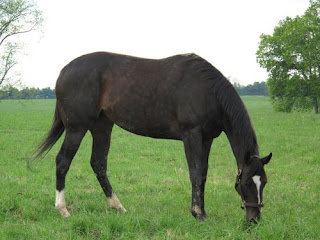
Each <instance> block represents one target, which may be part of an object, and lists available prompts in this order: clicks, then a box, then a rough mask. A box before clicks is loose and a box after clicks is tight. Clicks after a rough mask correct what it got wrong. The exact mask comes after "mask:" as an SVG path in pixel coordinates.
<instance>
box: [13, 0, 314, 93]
mask: <svg viewBox="0 0 320 240" xmlns="http://www.w3.org/2000/svg"><path fill="white" fill-rule="evenodd" d="M37 2H38V5H39V8H40V10H42V11H43V15H44V18H45V22H44V27H43V33H42V37H41V38H39V36H37V35H35V34H29V35H28V36H27V35H25V36H24V39H25V40H26V49H25V51H26V53H27V55H25V56H23V57H21V59H20V62H19V64H20V66H19V67H20V69H21V72H22V75H21V78H22V84H23V85H25V86H28V87H40V88H43V87H51V88H54V86H55V82H56V79H57V77H58V75H59V72H60V70H61V69H62V68H63V67H64V66H65V65H66V64H67V63H68V62H70V61H71V60H72V59H74V58H76V57H78V56H80V55H83V54H86V53H89V52H94V51H109V52H116V53H122V54H127V55H134V56H138V57H147V58H164V57H168V56H171V55H175V54H179V53H188V52H194V53H196V54H198V55H200V56H202V57H203V58H205V59H207V60H208V61H209V62H210V63H212V64H213V65H214V66H215V67H216V68H218V69H219V70H220V71H221V72H222V73H223V74H224V75H225V76H226V77H229V76H231V79H233V80H236V81H238V82H239V83H240V84H242V85H247V84H251V83H253V82H255V81H265V80H266V78H267V73H266V72H265V70H264V69H261V68H260V67H259V65H258V64H257V63H256V57H255V53H256V51H257V48H258V42H259V36H260V35H261V34H262V33H267V34H272V32H273V29H274V27H275V26H277V25H278V23H279V21H280V20H281V19H284V18H285V17H286V16H291V17H294V16H296V15H301V14H303V13H304V11H305V10H306V9H307V7H308V5H309V0H242V1H240V0H211V1H210V0H193V1H189V0H157V1H155V0H135V1H133V0H131V1H130V0H117V1H116V0H90V1H89V0H86V1H84V0H55V1H48V0H38V1H37Z"/></svg>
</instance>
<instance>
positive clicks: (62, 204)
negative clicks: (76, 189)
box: [55, 190, 70, 217]
mask: <svg viewBox="0 0 320 240" xmlns="http://www.w3.org/2000/svg"><path fill="white" fill-rule="evenodd" d="M55 208H56V209H57V210H59V212H60V214H61V216H62V217H69V216H70V214H69V212H68V210H67V205H66V198H65V194H64V190H61V191H58V190H56V203H55Z"/></svg>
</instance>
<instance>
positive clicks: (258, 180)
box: [252, 175, 261, 204]
mask: <svg viewBox="0 0 320 240" xmlns="http://www.w3.org/2000/svg"><path fill="white" fill-rule="evenodd" d="M260 178H261V176H258V175H255V176H253V177H252V180H253V182H254V183H255V184H256V187H257V192H258V204H260V203H261V201H260V187H261V180H260Z"/></svg>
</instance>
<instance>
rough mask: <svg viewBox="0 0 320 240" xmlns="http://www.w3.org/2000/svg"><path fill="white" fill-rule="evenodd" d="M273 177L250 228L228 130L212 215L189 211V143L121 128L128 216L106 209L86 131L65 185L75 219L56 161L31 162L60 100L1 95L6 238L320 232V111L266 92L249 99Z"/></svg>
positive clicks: (2, 229)
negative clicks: (60, 188) (59, 206)
mask: <svg viewBox="0 0 320 240" xmlns="http://www.w3.org/2000/svg"><path fill="white" fill-rule="evenodd" d="M243 100H244V102H245V104H246V106H247V108H248V110H249V113H250V115H251V118H252V121H253V124H254V127H255V130H256V133H257V137H258V141H259V145H260V153H261V155H267V154H269V152H273V159H272V160H271V162H270V163H269V164H268V165H267V166H266V167H265V169H266V172H267V175H268V179H269V183H268V185H267V186H266V188H265V191H264V202H265V207H264V209H263V213H262V217H263V219H262V220H261V221H260V222H259V224H257V225H254V226H248V225H247V224H246V223H245V212H244V211H243V210H241V209H240V197H239V196H238V195H237V193H236V192H235V191H234V181H235V176H236V173H237V169H236V162H235V159H234V157H233V155H232V151H231V149H230V146H229V143H228V141H227V138H226V137H225V135H223V134H222V135H221V136H220V137H219V138H218V139H216V140H215V141H214V143H213V146H212V151H211V156H210V160H209V163H210V165H209V173H208V181H207V185H206V210H207V214H208V218H207V219H206V220H205V221H204V222H202V223H199V222H197V221H196V220H195V219H194V218H193V217H192V215H191V214H190V212H189V209H190V200H191V193H190V192H191V190H190V188H191V186H190V182H189V179H188V169H187V163H186V160H185V156H184V152H183V145H182V143H181V142H179V141H171V140H155V139H151V138H144V137H140V136H136V135H133V134H131V133H128V132H126V131H124V130H122V129H120V128H118V127H115V128H114V131H113V136H112V143H111V149H110V154H109V164H108V167H109V169H108V174H109V178H110V180H111V182H112V184H113V188H114V190H115V192H116V193H117V195H118V197H119V199H120V200H121V202H122V204H123V205H124V207H125V208H126V209H127V213H126V214H124V215H122V214H119V213H117V212H116V211H114V210H112V209H109V208H108V207H107V202H106V199H105V196H104V194H103V192H102V190H101V188H100V186H99V184H98V182H97V180H96V178H95V176H94V174H93V171H92V170H91V167H90V163H89V158H90V154H91V141H92V139H91V136H90V135H89V134H87V136H86V137H85V139H84V140H83V142H82V145H81V147H80V149H79V151H78V153H77V155H76V157H75V159H74V160H73V163H72V165H71V168H70V171H69V173H68V175H67V182H66V198H67V199H66V200H67V204H68V206H69V207H70V213H71V217H70V218H68V219H63V218H61V217H60V215H59V213H58V212H57V211H56V210H55V209H54V198H55V164H54V159H55V156H56V154H57V152H58V150H59V147H60V145H61V140H62V139H61V140H59V142H58V143H57V144H56V145H55V146H54V147H53V149H52V150H51V151H50V152H49V154H48V155H47V156H46V157H45V158H44V159H41V160H39V161H36V162H33V163H30V161H29V160H30V157H31V156H32V152H33V150H34V149H35V148H36V146H37V144H38V143H39V141H40V140H41V139H42V137H43V136H44V135H45V133H46V132H47V131H48V129H49V127H50V125H51V121H52V117H53V111H54V107H55V101H53V100H33V101H1V102H0V239H277V240H278V239H320V231H319V228H320V217H319V213H320V204H319V199H320V196H319V195H320V194H319V193H320V181H319V179H320V154H319V152H320V151H319V143H320V116H316V115H314V114H313V113H292V114H284V113H275V112H274V111H273V110H272V108H271V105H270V103H269V102H268V99H267V98H264V97H244V98H243Z"/></svg>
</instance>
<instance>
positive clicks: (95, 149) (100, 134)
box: [90, 115, 126, 213]
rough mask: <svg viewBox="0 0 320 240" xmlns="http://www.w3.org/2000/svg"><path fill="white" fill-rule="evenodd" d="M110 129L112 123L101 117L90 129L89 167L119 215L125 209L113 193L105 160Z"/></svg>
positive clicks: (108, 145)
mask: <svg viewBox="0 0 320 240" xmlns="http://www.w3.org/2000/svg"><path fill="white" fill-rule="evenodd" d="M112 127H113V123H112V122H111V121H109V119H108V118H107V117H105V116H104V115H101V116H100V117H99V119H98V120H96V122H95V123H94V125H93V126H92V127H91V128H90V131H91V134H92V138H93V144H92V156H91V167H92V169H93V171H94V173H95V174H96V177H97V179H98V181H99V183H100V185H101V187H102V190H103V192H104V193H105V195H106V197H107V200H108V202H109V205H110V207H112V208H115V209H117V210H118V211H120V212H121V213H125V212H126V209H125V208H124V207H123V206H122V204H121V202H120V201H119V199H118V198H117V196H116V195H115V193H114V192H113V190H112V187H111V184H110V182H109V179H108V176H107V158H108V152H109V147H110V138H111V131H112Z"/></svg>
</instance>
